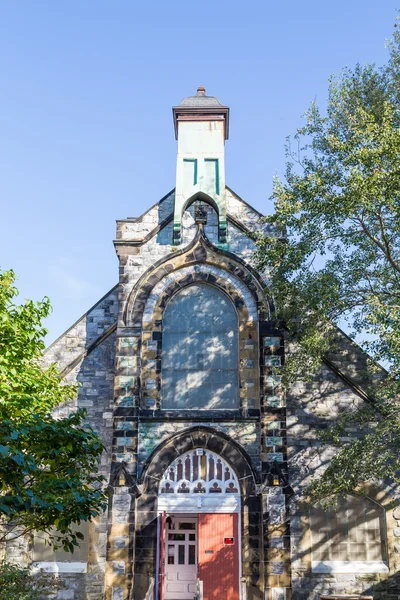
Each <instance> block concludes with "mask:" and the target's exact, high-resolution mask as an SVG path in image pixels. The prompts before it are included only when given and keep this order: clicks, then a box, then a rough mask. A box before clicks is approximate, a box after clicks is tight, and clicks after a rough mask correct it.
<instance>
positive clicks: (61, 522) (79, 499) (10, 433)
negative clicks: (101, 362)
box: [0, 271, 106, 551]
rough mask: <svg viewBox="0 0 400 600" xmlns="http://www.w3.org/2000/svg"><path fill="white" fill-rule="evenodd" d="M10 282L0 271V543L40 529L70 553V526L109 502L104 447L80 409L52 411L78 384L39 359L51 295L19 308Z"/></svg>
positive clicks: (73, 538)
mask: <svg viewBox="0 0 400 600" xmlns="http://www.w3.org/2000/svg"><path fill="white" fill-rule="evenodd" d="M14 281H15V275H14V273H13V272H12V271H3V272H2V271H0V526H1V529H0V542H4V541H5V540H12V539H15V538H16V537H20V536H22V535H26V534H32V533H33V532H39V531H40V532H44V533H45V534H46V536H47V539H48V541H49V543H51V544H53V545H55V546H56V547H57V546H58V545H62V546H63V547H64V549H66V550H69V551H73V548H74V546H77V545H78V543H79V542H78V540H79V539H82V537H83V536H82V534H81V533H80V532H79V531H75V530H73V529H72V527H71V525H72V524H73V523H78V524H79V523H80V522H81V521H82V520H83V521H87V520H90V519H91V518H92V517H93V516H96V515H98V514H99V512H100V511H101V510H104V509H105V507H106V498H105V495H104V493H103V491H102V489H101V486H102V478H101V477H100V476H99V475H98V474H97V471H98V462H99V459H100V456H101V454H102V452H103V449H104V448H103V445H102V442H101V440H100V439H99V437H98V436H97V434H96V433H95V432H94V431H93V430H92V429H91V428H90V427H88V426H87V425H85V424H84V417H85V412H84V411H83V410H78V411H77V412H75V413H73V414H71V415H70V416H68V417H65V418H60V419H55V418H54V417H53V416H52V415H51V411H52V410H53V409H54V408H55V407H56V406H58V405H60V404H63V403H68V402H71V401H72V400H73V399H74V398H75V396H76V393H77V388H76V387H74V386H71V385H67V384H66V383H65V382H64V381H63V380H62V379H61V377H60V374H59V371H58V369H57V366H56V365H55V364H50V365H47V366H46V364H45V362H44V360H43V358H44V356H43V355H44V349H45V345H44V341H43V338H44V336H45V334H46V333H47V332H46V329H45V328H44V327H43V325H42V320H43V319H44V318H45V317H47V316H48V314H49V311H50V309H51V308H50V302H49V300H48V298H45V299H44V300H43V301H42V302H37V303H34V302H32V301H31V300H27V301H25V303H24V304H21V305H16V304H15V303H14V299H15V297H16V296H17V294H18V291H17V289H16V287H15V285H14Z"/></svg>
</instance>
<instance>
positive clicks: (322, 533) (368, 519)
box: [310, 495, 385, 572]
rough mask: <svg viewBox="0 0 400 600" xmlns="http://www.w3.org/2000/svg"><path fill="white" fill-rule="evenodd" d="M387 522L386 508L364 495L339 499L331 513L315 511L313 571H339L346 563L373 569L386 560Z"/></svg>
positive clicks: (312, 524)
mask: <svg viewBox="0 0 400 600" xmlns="http://www.w3.org/2000/svg"><path fill="white" fill-rule="evenodd" d="M384 523H385V521H384V510H383V508H382V507H380V506H379V505H378V504H376V503H375V502H373V501H372V500H370V499H369V498H366V497H365V496H350V495H349V496H345V497H342V498H339V499H338V502H337V505H335V506H332V507H330V508H329V509H328V510H324V509H323V508H322V507H320V506H316V507H314V508H312V509H311V511H310V526H311V548H312V561H313V570H314V571H318V570H321V569H322V570H325V571H326V570H327V569H328V570H329V567H331V570H337V569H338V568H339V566H338V565H341V567H342V568H344V567H345V563H346V562H352V563H353V564H354V563H358V562H363V563H364V567H365V565H366V563H370V564H371V567H372V570H373V564H372V563H373V562H375V561H379V562H382V561H384V560H385V546H384V539H385V536H384ZM323 563H325V565H323ZM367 566H368V565H367ZM352 568H353V570H354V567H352ZM367 572H368V571H367Z"/></svg>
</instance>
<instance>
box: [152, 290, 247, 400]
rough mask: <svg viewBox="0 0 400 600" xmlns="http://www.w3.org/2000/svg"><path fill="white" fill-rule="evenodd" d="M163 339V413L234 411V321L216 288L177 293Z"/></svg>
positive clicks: (236, 393) (236, 363) (236, 374)
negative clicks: (197, 410)
mask: <svg viewBox="0 0 400 600" xmlns="http://www.w3.org/2000/svg"><path fill="white" fill-rule="evenodd" d="M162 335H163V337H162V360H161V407H162V408H165V409H179V410H182V409H211V410H213V409H214V410H215V409H218V410H221V409H237V408H239V385H238V377H239V351H238V339H239V324H238V316H237V313H236V310H235V307H234V305H233V303H232V301H231V300H230V299H229V298H228V297H227V296H226V295H225V294H224V293H223V292H222V291H221V290H220V289H218V288H217V287H215V286H212V285H209V284H208V285H207V284H204V283H195V284H192V285H190V286H187V287H185V288H183V289H182V290H180V291H179V292H178V293H176V294H175V295H174V296H173V297H172V298H171V300H170V301H169V302H168V304H167V307H166V309H165V311H164V314H163V322H162Z"/></svg>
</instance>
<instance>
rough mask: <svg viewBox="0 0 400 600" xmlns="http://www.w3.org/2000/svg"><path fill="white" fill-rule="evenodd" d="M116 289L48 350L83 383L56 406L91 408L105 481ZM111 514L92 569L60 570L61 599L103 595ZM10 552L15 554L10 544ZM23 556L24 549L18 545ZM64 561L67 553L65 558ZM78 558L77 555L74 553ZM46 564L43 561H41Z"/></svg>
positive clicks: (92, 546)
mask: <svg viewBox="0 0 400 600" xmlns="http://www.w3.org/2000/svg"><path fill="white" fill-rule="evenodd" d="M116 315H117V293H116V289H115V288H114V289H113V290H111V292H110V293H108V294H107V295H106V296H105V297H104V298H102V299H101V300H100V301H99V302H98V303H97V304H96V305H95V306H94V307H93V308H92V309H90V310H89V311H88V312H87V313H86V314H85V315H84V316H83V317H82V318H81V319H80V320H79V321H78V322H77V323H76V324H75V325H73V326H72V327H71V328H70V329H69V330H68V331H67V332H66V333H65V334H64V335H63V336H62V337H61V338H59V339H58V340H56V342H55V343H54V344H52V345H51V346H50V347H49V348H48V350H47V352H46V360H47V362H49V363H50V362H57V363H58V365H59V367H60V369H61V370H62V371H63V372H64V376H65V379H66V381H68V383H71V384H78V386H79V388H78V394H77V397H76V399H75V401H74V402H73V403H71V404H70V405H64V406H61V407H59V408H58V409H56V410H55V412H54V414H55V416H57V417H60V418H62V417H66V416H68V415H69V414H70V413H71V412H73V411H75V410H76V409H77V408H84V409H85V410H86V412H87V417H86V422H87V423H88V424H89V425H90V426H91V427H92V428H93V429H94V430H95V431H96V432H97V433H98V434H99V435H100V437H101V439H102V441H103V444H104V446H105V451H104V453H103V455H102V458H101V463H100V465H99V473H100V474H101V475H102V476H103V477H104V480H105V485H107V484H108V481H109V477H110V463H111V444H112V431H113V427H112V414H113V397H114V376H115V368H114V360H115V341H116V336H115V325H116ZM107 524H108V515H107V513H105V514H102V515H100V516H99V517H98V518H96V519H94V520H93V521H92V522H91V523H90V525H89V535H88V539H87V540H85V542H87V543H88V553H87V573H73V572H72V573H68V564H65V565H64V567H63V568H64V570H66V571H67V572H66V573H60V574H59V577H60V579H62V580H63V582H64V585H65V588H64V589H62V590H60V591H59V592H58V594H57V596H56V597H57V598H58V599H59V600H92V599H93V600H99V599H100V598H103V595H104V572H105V563H106V552H107ZM25 549H26V559H27V562H30V560H32V558H33V545H32V544H26V545H25ZM7 553H8V556H9V557H12V556H13V553H12V550H11V549H8V552H7ZM18 553H19V556H21V550H20V549H19V550H18ZM54 558H55V560H57V556H55V557H54ZM62 560H65V556H63V557H62ZM69 560H70V562H71V563H73V562H74V561H75V560H76V558H75V557H74V555H73V554H72V555H71V557H70V558H69ZM38 566H39V567H40V566H41V565H40V564H39V565H38Z"/></svg>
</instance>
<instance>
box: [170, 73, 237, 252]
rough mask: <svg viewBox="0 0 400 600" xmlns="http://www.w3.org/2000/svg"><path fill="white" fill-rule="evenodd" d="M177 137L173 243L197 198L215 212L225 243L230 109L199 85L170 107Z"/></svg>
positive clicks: (177, 237) (179, 236) (178, 241)
mask: <svg viewBox="0 0 400 600" xmlns="http://www.w3.org/2000/svg"><path fill="white" fill-rule="evenodd" d="M172 112H173V117H174V126H175V136H176V139H177V140H178V156H177V164H176V186H175V211H174V244H179V243H180V242H181V221H182V215H183V213H184V211H185V210H186V208H187V207H188V206H189V205H190V204H191V203H192V202H193V201H194V200H196V199H201V200H204V201H205V202H208V203H209V204H211V205H212V206H213V207H214V208H215V210H216V211H217V213H218V223H219V228H218V229H219V243H220V244H221V245H225V244H226V241H227V240H226V201H225V140H226V139H228V132H229V108H228V107H227V106H224V105H223V104H221V102H220V101H219V100H218V99H217V98H215V97H214V96H207V95H206V90H205V88H204V87H203V86H202V85H200V86H199V87H198V88H197V94H196V96H188V97H187V98H184V99H183V100H182V102H181V103H180V104H179V106H174V107H173V109H172Z"/></svg>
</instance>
